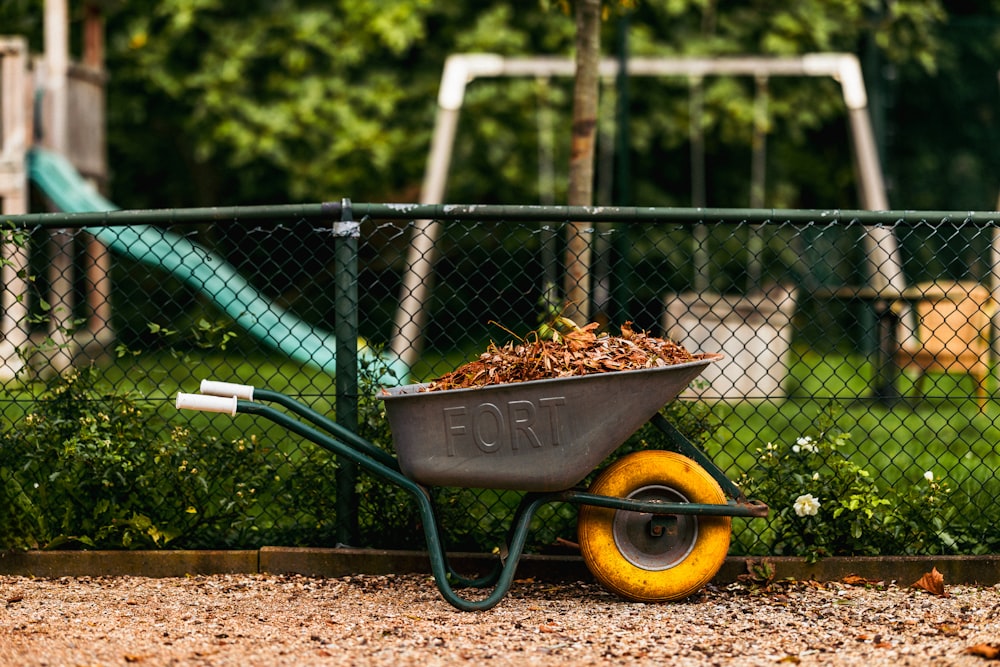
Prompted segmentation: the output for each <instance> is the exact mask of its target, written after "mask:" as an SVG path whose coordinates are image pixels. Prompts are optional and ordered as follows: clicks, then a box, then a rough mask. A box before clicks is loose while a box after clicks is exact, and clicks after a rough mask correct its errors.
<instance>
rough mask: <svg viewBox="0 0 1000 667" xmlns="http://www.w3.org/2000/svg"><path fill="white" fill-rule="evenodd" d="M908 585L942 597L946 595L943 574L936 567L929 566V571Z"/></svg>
mask: <svg viewBox="0 0 1000 667" xmlns="http://www.w3.org/2000/svg"><path fill="white" fill-rule="evenodd" d="M910 587H911V588H919V589H921V590H925V591H927V592H928V593H931V594H932V595H939V596H941V597H944V598H946V597H948V591H946V590H945V589H944V575H943V574H941V573H940V572H938V569H937V568H936V567H935V568H931V571H930V572H928V573H926V574H924V576H922V577H920V579H918V580H917V581H915V582H913V583H912V584H910Z"/></svg>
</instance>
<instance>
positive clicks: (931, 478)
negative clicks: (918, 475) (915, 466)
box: [924, 470, 934, 482]
mask: <svg viewBox="0 0 1000 667" xmlns="http://www.w3.org/2000/svg"><path fill="white" fill-rule="evenodd" d="M924 479H926V480H927V481H928V482H933V481H934V473H933V472H931V471H930V470H928V471H927V472H925V473H924Z"/></svg>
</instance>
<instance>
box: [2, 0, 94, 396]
mask: <svg viewBox="0 0 1000 667" xmlns="http://www.w3.org/2000/svg"><path fill="white" fill-rule="evenodd" d="M82 43H83V53H82V60H81V61H80V62H73V61H71V60H70V55H69V12H68V7H67V0H47V1H46V3H45V53H44V55H43V56H41V57H34V58H33V57H31V55H30V54H29V53H28V50H27V42H26V40H24V39H23V38H20V37H0V63H2V66H0V103H2V107H0V113H2V137H0V141H2V144H0V198H2V199H3V213H4V214H6V215H14V214H19V213H27V212H28V209H29V201H30V198H29V196H28V183H27V173H26V172H27V163H26V161H27V159H28V154H29V151H30V148H31V145H32V142H33V141H38V142H39V143H40V144H41V145H43V146H45V147H46V148H48V149H51V150H53V151H57V152H59V153H61V154H63V155H65V156H66V157H67V158H68V159H69V160H70V162H72V163H73V165H74V166H75V167H76V169H77V170H78V171H80V173H82V174H83V175H84V176H85V177H86V178H87V179H88V180H89V181H90V182H91V183H92V184H93V185H94V187H96V188H97V189H98V190H104V189H105V188H106V185H107V174H108V168H107V151H106V139H105V80H106V76H105V73H104V69H103V60H104V43H103V21H102V19H101V15H100V12H99V11H98V8H97V7H96V5H93V4H90V3H87V4H86V5H85V7H84V20H83V40H82ZM36 93H39V94H40V99H41V104H40V105H39V107H38V108H37V109H36V107H35V105H34V100H35V94H36ZM35 113H37V114H38V116H37V117H35ZM2 241H4V243H3V244H2V245H3V258H4V259H5V260H6V261H5V262H3V265H4V266H3V275H2V282H0V290H2V300H0V307H2V309H3V310H2V316H3V318H2V320H0V380H3V379H10V378H12V377H14V376H15V375H16V374H17V373H18V372H19V371H20V370H21V369H22V367H23V365H24V361H23V358H22V357H23V356H25V353H26V352H27V351H28V350H29V348H32V347H34V346H30V345H28V344H29V343H30V342H31V340H30V339H31V334H32V330H31V327H30V326H29V314H30V310H29V309H30V302H31V300H30V298H29V297H30V295H29V292H28V288H29V281H28V279H27V272H28V252H29V248H27V247H25V246H24V244H16V243H11V242H10V239H2ZM47 245H48V248H47V254H48V262H47V265H48V267H49V268H48V275H47V279H48V280H47V282H48V285H49V292H48V294H47V295H46V296H45V300H46V301H47V302H48V303H49V305H50V306H51V310H50V314H51V316H50V318H49V324H48V327H47V331H44V332H39V333H40V334H41V335H42V336H43V337H44V338H45V339H46V340H47V341H49V342H48V343H47V344H46V345H45V346H44V347H45V349H44V350H36V352H37V353H38V354H39V359H38V363H39V366H42V367H45V368H46V369H49V370H53V371H57V372H61V371H63V370H65V369H66V368H69V367H70V366H71V365H72V363H73V359H74V357H75V356H76V355H77V354H78V353H80V352H81V351H88V350H89V352H88V356H92V353H93V351H94V349H98V348H99V349H103V348H104V347H106V344H107V343H108V342H109V341H110V339H111V338H112V337H113V332H112V330H111V326H110V323H111V305H110V276H109V273H110V271H109V269H110V258H109V256H108V253H107V250H106V249H105V248H104V247H103V246H102V245H101V244H100V243H98V242H97V241H95V240H94V239H92V238H89V237H80V236H79V235H78V234H76V233H75V232H70V231H69V230H53V231H52V232H51V233H50V236H49V240H48V244H47ZM78 255H79V256H80V257H81V261H80V262H77V261H76V260H77V256H78ZM77 266H82V267H83V271H84V275H83V276H77V275H76V272H75V271H76V267H77ZM81 281H82V282H81ZM76 288H79V289H76ZM76 292H81V293H83V294H85V295H86V299H87V304H86V317H85V321H86V325H85V327H83V328H81V329H79V330H77V328H76V326H75V324H74V323H75V321H76V318H77V316H78V315H79V314H80V313H79V312H78V311H79V310H80V309H78V308H77V306H76V303H75V298H74V294H75V293H76Z"/></svg>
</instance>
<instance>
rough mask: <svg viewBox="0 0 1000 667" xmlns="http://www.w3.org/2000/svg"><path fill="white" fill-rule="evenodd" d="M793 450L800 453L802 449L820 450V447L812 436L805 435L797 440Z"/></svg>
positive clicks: (807, 450) (808, 450) (806, 450)
mask: <svg viewBox="0 0 1000 667" xmlns="http://www.w3.org/2000/svg"><path fill="white" fill-rule="evenodd" d="M792 451H793V452H795V453H796V454H798V453H799V452H800V451H805V452H818V451H819V447H817V446H816V443H815V442H813V439H812V436H808V435H803V436H801V437H799V438H797V439H796V440H795V444H794V445H792Z"/></svg>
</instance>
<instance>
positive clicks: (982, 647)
mask: <svg viewBox="0 0 1000 667" xmlns="http://www.w3.org/2000/svg"><path fill="white" fill-rule="evenodd" d="M963 653H968V654H969V655H977V656H979V657H980V658H986V659H987V660H1000V646H993V645H992V644H976V645H975V646H970V647H969V648H967V649H965V651H963Z"/></svg>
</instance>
